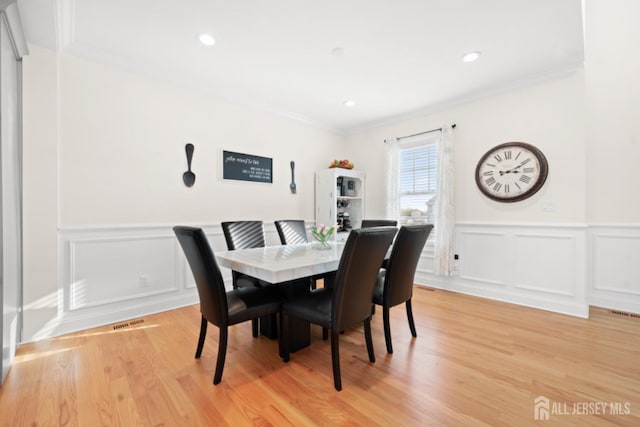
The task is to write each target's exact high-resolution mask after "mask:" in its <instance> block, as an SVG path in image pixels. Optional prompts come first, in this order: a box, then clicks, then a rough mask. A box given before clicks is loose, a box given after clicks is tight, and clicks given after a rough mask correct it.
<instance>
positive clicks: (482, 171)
mask: <svg viewBox="0 0 640 427" xmlns="http://www.w3.org/2000/svg"><path fill="white" fill-rule="evenodd" d="M548 173H549V165H548V163H547V158H546V157H545V156H544V154H542V151H540V150H538V149H537V148H536V147H534V146H533V145H531V144H527V143H525V142H507V143H504V144H500V145H497V146H495V147H493V148H492V149H490V150H489V151H487V152H486V153H485V155H484V156H482V158H481V159H480V161H478V165H477V166H476V184H477V185H478V188H479V189H480V191H481V192H482V194H484V195H485V196H487V197H488V198H490V199H492V200H496V201H498V202H518V201H520V200H524V199H526V198H528V197H531V196H532V195H534V194H535V193H536V192H537V191H538V190H540V188H542V185H543V184H544V182H545V181H546V179H547V174H548Z"/></svg>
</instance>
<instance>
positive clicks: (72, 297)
mask: <svg viewBox="0 0 640 427" xmlns="http://www.w3.org/2000/svg"><path fill="white" fill-rule="evenodd" d="M307 223H308V224H309V225H312V224H313V221H308V220H307ZM186 225H194V226H197V227H202V228H203V229H204V231H205V233H206V235H207V238H208V239H209V242H210V244H211V246H212V248H213V250H214V253H215V252H220V251H225V250H226V249H227V245H226V243H225V240H224V235H223V233H222V228H221V227H220V225H219V223H217V224H186ZM172 227H173V225H168V224H160V225H146V224H143V225H100V226H76V227H64V228H61V229H60V230H59V232H58V236H59V249H58V250H59V254H60V257H59V278H58V283H59V292H58V293H59V297H58V300H59V303H58V306H59V310H58V312H59V315H58V319H56V322H52V324H53V326H52V327H51V329H50V331H47V333H46V336H45V335H41V336H39V338H47V337H49V336H56V335H61V334H64V333H68V332H74V331H78V330H82V329H86V328H90V327H94V326H100V325H105V324H109V323H116V322H120V321H123V320H128V319H132V318H135V317H140V316H144V315H146V314H150V313H156V312H159V311H165V310H171V309H174V308H178V307H182V306H185V305H190V304H196V303H197V302H198V294H197V290H196V286H195V281H194V279H193V275H192V274H191V270H190V268H189V266H188V264H187V261H186V258H185V257H184V253H183V252H182V249H181V248H180V246H179V244H178V241H177V239H176V237H175V234H174V233H173V230H172ZM264 227H265V236H266V240H267V244H268V245H276V244H280V240H279V238H278V233H277V231H276V229H275V226H274V224H273V222H272V221H270V222H266V221H265V223H264ZM221 271H222V276H223V278H224V280H225V285H226V286H227V288H228V289H230V288H231V271H230V270H229V269H226V268H221Z"/></svg>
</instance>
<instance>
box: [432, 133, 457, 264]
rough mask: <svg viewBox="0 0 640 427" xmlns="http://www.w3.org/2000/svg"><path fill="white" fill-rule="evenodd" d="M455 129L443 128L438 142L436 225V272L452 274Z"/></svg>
mask: <svg viewBox="0 0 640 427" xmlns="http://www.w3.org/2000/svg"><path fill="white" fill-rule="evenodd" d="M454 172H455V168H454V162H453V129H452V128H451V126H446V127H443V128H442V135H441V138H440V143H439V144H438V201H437V209H438V214H437V220H436V225H435V230H434V232H435V236H434V237H435V265H434V273H435V274H437V275H440V276H451V275H452V273H453V255H454V254H453V243H454V242H453V240H454V228H455V221H456V209H455V200H454V184H455V183H454V176H455V174H454Z"/></svg>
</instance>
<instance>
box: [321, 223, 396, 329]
mask: <svg viewBox="0 0 640 427" xmlns="http://www.w3.org/2000/svg"><path fill="white" fill-rule="evenodd" d="M397 231H398V230H397V229H396V228H395V227H376V228H360V229H357V230H352V231H351V232H350V233H349V237H348V238H347V242H346V243H345V246H344V250H343V252H342V257H341V258H340V263H339V264H338V271H337V272H336V278H335V283H334V287H333V302H332V308H331V310H332V312H331V323H332V328H333V329H334V330H337V329H340V330H342V329H344V328H348V327H350V326H352V325H354V324H356V323H358V322H361V321H363V320H364V319H366V318H367V317H369V316H370V315H371V299H372V298H373V286H374V285H375V283H376V278H377V276H378V271H379V270H380V266H381V265H382V261H383V260H384V256H385V254H386V253H387V251H388V250H389V246H390V245H391V242H392V241H393V237H394V236H395V235H396V232H397Z"/></svg>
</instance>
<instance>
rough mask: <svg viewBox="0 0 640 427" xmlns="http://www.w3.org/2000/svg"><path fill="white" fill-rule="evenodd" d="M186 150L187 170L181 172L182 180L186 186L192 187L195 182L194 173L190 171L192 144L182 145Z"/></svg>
mask: <svg viewBox="0 0 640 427" xmlns="http://www.w3.org/2000/svg"><path fill="white" fill-rule="evenodd" d="M184 149H185V151H186V152H187V171H186V172H185V173H183V174H182V180H183V181H184V185H186V186H187V187H192V186H193V183H194V182H196V174H195V173H193V172H191V159H192V158H193V149H194V147H193V144H187V145H185V147H184Z"/></svg>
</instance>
